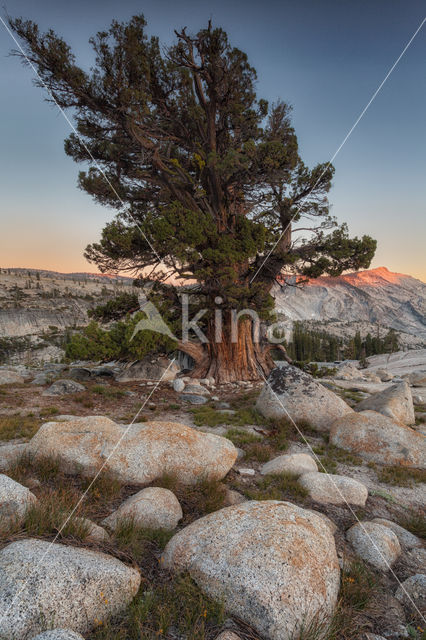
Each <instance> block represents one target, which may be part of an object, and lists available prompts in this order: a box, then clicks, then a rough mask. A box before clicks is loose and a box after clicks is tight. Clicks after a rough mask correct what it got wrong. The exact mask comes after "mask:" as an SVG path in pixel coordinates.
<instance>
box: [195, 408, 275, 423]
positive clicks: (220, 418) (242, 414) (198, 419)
mask: <svg viewBox="0 0 426 640" xmlns="http://www.w3.org/2000/svg"><path fill="white" fill-rule="evenodd" d="M190 412H191V413H192V415H193V420H194V424H196V425H197V426H199V427H202V426H207V427H217V426H218V425H220V424H230V425H234V426H236V427H243V426H244V425H248V424H251V425H253V424H256V425H264V424H265V422H267V421H266V420H265V418H264V417H263V416H261V415H260V413H258V412H257V411H256V410H255V409H253V408H252V407H247V408H239V409H235V413H227V412H225V411H219V410H217V409H214V408H213V407H211V406H208V405H203V406H202V407H196V408H194V409H190Z"/></svg>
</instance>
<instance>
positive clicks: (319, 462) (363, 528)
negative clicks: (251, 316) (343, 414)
mask: <svg viewBox="0 0 426 640" xmlns="http://www.w3.org/2000/svg"><path fill="white" fill-rule="evenodd" d="M260 374H261V376H262V378H263V380H264V381H265V383H266V385H267V386H268V388H269V389H270V390H271V391H272V393H273V394H274V396H275V398H276V399H277V400H278V402H279V403H280V405H281V407H282V408H283V409H284V411H285V413H286V415H287V417H288V419H289V420H290V422H291V423H292V425H293V426H294V427H295V429H296V430H297V432H298V434H299V435H300V436H301V438H302V439H303V442H304V443H305V444H306V445H307V447H308V448H309V450H310V452H311V454H312V456H313V457H314V458H315V460H316V462H317V463H318V464H319V465H320V467H321V469H322V470H323V472H324V474H325V475H327V476H328V478H329V480H330V481H331V483H332V484H333V485H334V488H335V489H336V491H337V492H338V493H339V495H340V497H341V498H342V501H343V502H344V503H345V504H346V506H347V507H348V509H349V511H350V512H351V514H352V515H353V516H354V518H355V520H356V521H357V522H358V524H360V525H361V528H362V530H363V532H364V533H365V535H366V536H367V538H368V539H369V541H370V543H371V545H372V546H373V547H374V549H375V550H376V551H377V552H378V554H379V556H381V558H382V560H383V562H384V563H385V565H386V566H387V567H388V570H389V571H390V572H391V573H392V575H393V577H394V578H395V580H396V581H397V582H398V584H399V586H400V587H401V589H402V590H403V592H404V593H405V595H406V596H407V598H408V599H409V600H410V602H411V604H412V605H413V607H414V609H415V610H416V611H417V613H418V614H419V616H420V617H421V619H422V620H423V621H425V622H426V619H425V617H424V616H423V614H422V613H421V611H419V609H418V607H417V605H416V603H415V602H414V601H413V599H412V597H411V596H410V594H409V593H408V591H407V590H406V588H405V587H404V585H403V584H402V583H401V581H400V580H399V579H398V577H397V576H396V575H395V572H394V571H393V569H392V567H391V565H390V564H389V563H388V561H387V559H386V558H385V556H384V555H383V553H382V552H381V550H380V549H379V548H378V546H377V545H376V543H375V542H374V539H373V538H372V537H371V536H370V534H369V533H368V531H367V530H366V529H365V527H364V524H363V523H362V522H361V520H360V519H359V518H358V516H357V515H356V513H355V511H354V510H353V509H352V507H351V505H350V504H349V502H348V501H347V500H346V498H345V496H344V495H343V493H342V492H341V490H340V489H339V487H338V486H337V484H336V483H335V481H334V479H333V478H332V476H331V474H330V473H328V471H327V470H326V468H325V467H324V465H323V463H322V461H321V459H320V458H319V457H318V456H317V454H316V453H315V451H314V450H313V448H312V447H311V445H310V443H309V442H308V441H307V439H306V438H305V436H304V435H303V433H302V432H301V431H300V429H299V427H298V426H297V424H296V423H295V421H294V420H293V418H292V417H291V415H290V414H289V412H288V411H287V409H286V407H285V406H284V405H283V403H282V402H281V399H280V397H279V396H278V395H277V394H276V393H275V391H274V390H273V388H272V387H271V385H270V384H269V382H268V380H267V379H266V378H265V376H264V374H263V372H262V371H260Z"/></svg>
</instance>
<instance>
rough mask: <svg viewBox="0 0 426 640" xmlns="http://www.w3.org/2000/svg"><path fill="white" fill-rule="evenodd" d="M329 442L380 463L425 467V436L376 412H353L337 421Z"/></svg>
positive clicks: (333, 426)
mask: <svg viewBox="0 0 426 640" xmlns="http://www.w3.org/2000/svg"><path fill="white" fill-rule="evenodd" d="M330 442H331V443H332V444H334V445H335V446H336V447H340V448H341V449H346V450H347V451H350V452H351V453H355V454H356V455H359V456H361V458H364V459H365V460H370V461H372V462H377V463H379V464H386V465H398V464H400V465H403V466H405V467H412V468H419V469H423V468H425V467H426V439H425V436H424V435H422V434H421V433H420V432H418V431H415V430H414V429H411V428H410V427H407V426H406V425H405V424H403V423H402V422H396V421H395V420H392V419H391V418H388V417H387V416H384V415H382V414H381V413H377V412H376V411H362V412H360V413H355V412H354V413H353V414H351V415H347V416H344V417H343V418H338V419H337V420H335V421H334V422H333V424H332V426H331V430H330Z"/></svg>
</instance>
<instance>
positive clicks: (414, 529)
mask: <svg viewBox="0 0 426 640" xmlns="http://www.w3.org/2000/svg"><path fill="white" fill-rule="evenodd" d="M399 524H400V525H401V527H404V529H407V530H408V531H411V533H414V535H415V536H418V537H419V538H423V540H426V517H425V514H424V511H420V510H418V511H409V512H408V513H407V514H406V515H404V516H403V517H402V518H401V519H400V521H399Z"/></svg>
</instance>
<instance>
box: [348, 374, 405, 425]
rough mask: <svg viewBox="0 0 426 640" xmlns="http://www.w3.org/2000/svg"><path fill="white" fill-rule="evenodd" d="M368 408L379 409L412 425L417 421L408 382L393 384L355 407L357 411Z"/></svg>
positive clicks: (390, 416)
mask: <svg viewBox="0 0 426 640" xmlns="http://www.w3.org/2000/svg"><path fill="white" fill-rule="evenodd" d="M368 410H371V411H377V412H378V413H382V414H383V415H384V416H388V417H389V418H392V420H397V421H399V422H403V423H404V424H407V425H412V424H414V423H415V421H416V420H415V415H414V406H413V398H412V395H411V391H410V387H409V386H408V384H407V383H406V382H400V383H398V384H393V385H392V386H390V387H388V388H387V389H385V390H384V391H380V392H379V393H374V394H373V395H372V396H370V397H369V398H365V400H363V401H362V402H360V403H359V404H357V406H356V407H355V411H368Z"/></svg>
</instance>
